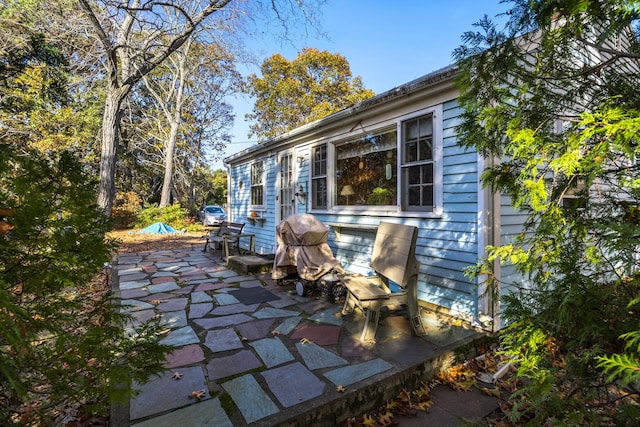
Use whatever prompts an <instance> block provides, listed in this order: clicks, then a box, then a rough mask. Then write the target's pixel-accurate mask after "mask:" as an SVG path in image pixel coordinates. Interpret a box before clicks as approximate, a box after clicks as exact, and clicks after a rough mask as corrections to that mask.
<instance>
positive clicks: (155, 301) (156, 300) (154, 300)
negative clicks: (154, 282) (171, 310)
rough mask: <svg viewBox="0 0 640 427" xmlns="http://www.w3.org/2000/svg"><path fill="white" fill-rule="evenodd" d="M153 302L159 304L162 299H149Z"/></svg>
mask: <svg viewBox="0 0 640 427" xmlns="http://www.w3.org/2000/svg"><path fill="white" fill-rule="evenodd" d="M149 302H150V303H151V304H153V305H158V304H161V303H162V300H160V299H152V300H151V301H149Z"/></svg>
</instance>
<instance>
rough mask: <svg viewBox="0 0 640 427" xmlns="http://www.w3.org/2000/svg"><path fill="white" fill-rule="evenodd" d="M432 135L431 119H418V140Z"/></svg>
mask: <svg viewBox="0 0 640 427" xmlns="http://www.w3.org/2000/svg"><path fill="white" fill-rule="evenodd" d="M432 134H433V121H432V120H431V117H429V118H427V119H420V138H424V137H425V136H431V135H432Z"/></svg>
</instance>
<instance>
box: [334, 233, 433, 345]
mask: <svg viewBox="0 0 640 427" xmlns="http://www.w3.org/2000/svg"><path fill="white" fill-rule="evenodd" d="M417 238H418V229H417V228H416V227H413V226H409V225H402V224H393V223H389V222H381V223H380V225H379V226H378V230H377V232H376V239H375V243H374V245H373V254H372V256H371V268H372V269H373V270H374V271H375V272H376V275H375V276H362V275H344V276H341V277H340V281H341V282H342V284H343V285H344V287H345V288H346V289H347V291H348V292H347V297H346V299H345V302H344V306H343V307H342V314H343V315H346V314H349V313H351V312H353V310H354V308H355V307H359V308H360V309H361V310H362V311H364V312H365V313H366V318H365V322H364V329H363V331H362V335H361V336H360V340H361V341H372V340H374V339H375V335H376V329H377V328H378V320H379V318H380V310H381V309H382V308H383V307H389V306H398V305H406V306H407V308H408V311H409V320H410V322H411V325H412V326H413V330H414V332H415V333H416V335H426V331H425V328H424V325H423V324H422V318H421V317H420V313H419V310H418V298H417V292H418V290H417V287H418V270H419V268H420V263H419V262H418V260H417V259H416V254H415V250H416V240H417ZM390 281H393V282H394V283H395V284H396V285H397V286H398V287H399V289H400V290H399V291H397V292H393V291H391V289H390V287H389V285H390Z"/></svg>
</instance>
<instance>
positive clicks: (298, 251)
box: [271, 214, 344, 281]
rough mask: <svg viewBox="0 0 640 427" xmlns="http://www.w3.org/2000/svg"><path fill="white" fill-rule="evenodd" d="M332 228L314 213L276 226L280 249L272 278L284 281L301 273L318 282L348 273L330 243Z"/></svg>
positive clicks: (307, 278)
mask: <svg viewBox="0 0 640 427" xmlns="http://www.w3.org/2000/svg"><path fill="white" fill-rule="evenodd" d="M328 237H329V227H327V226H326V225H324V224H323V223H322V222H321V221H320V220H318V219H317V218H316V217H315V216H313V215H311V214H294V215H291V216H289V217H288V218H287V219H285V220H284V221H282V222H281V223H280V224H278V225H277V226H276V240H277V242H278V249H277V250H276V255H275V258H274V260H273V271H272V273H271V278H273V279H282V278H284V277H287V276H288V275H290V274H294V273H297V275H298V277H300V278H301V279H304V280H307V281H316V280H319V279H320V278H322V277H323V276H324V275H326V274H327V273H330V272H332V271H334V272H338V273H344V270H343V269H342V267H341V266H340V261H338V260H337V259H335V258H334V256H333V252H332V251H331V248H330V247H329V245H328V244H327V239H328Z"/></svg>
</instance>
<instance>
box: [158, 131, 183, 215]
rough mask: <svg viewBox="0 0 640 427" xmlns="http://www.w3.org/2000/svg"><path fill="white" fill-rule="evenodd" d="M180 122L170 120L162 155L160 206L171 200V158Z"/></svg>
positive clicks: (166, 204) (167, 203)
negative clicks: (163, 154) (162, 171)
mask: <svg viewBox="0 0 640 427" xmlns="http://www.w3.org/2000/svg"><path fill="white" fill-rule="evenodd" d="M179 126H180V123H179V122H177V121H175V120H172V121H171V130H170V132H169V139H168V140H167V144H166V152H165V156H164V181H163V183H162V194H161V196H160V207H161V208H163V207H165V206H168V205H169V204H170V202H171V181H172V180H173V158H174V153H175V150H176V139H177V138H178V127H179Z"/></svg>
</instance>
